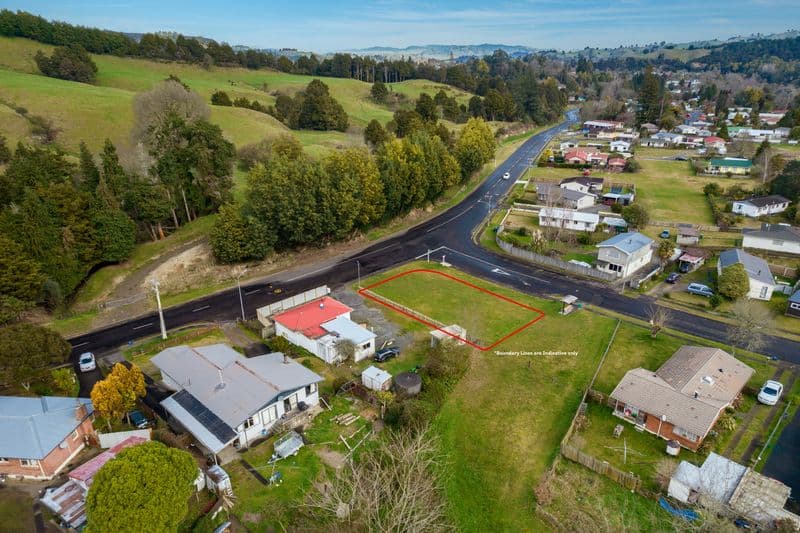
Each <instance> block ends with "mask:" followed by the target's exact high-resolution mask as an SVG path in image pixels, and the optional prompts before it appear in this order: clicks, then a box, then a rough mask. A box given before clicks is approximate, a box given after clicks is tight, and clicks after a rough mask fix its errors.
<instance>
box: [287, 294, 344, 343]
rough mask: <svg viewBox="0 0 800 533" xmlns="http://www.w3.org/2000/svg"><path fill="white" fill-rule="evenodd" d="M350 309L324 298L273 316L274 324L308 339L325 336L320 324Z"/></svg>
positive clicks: (331, 299)
mask: <svg viewBox="0 0 800 533" xmlns="http://www.w3.org/2000/svg"><path fill="white" fill-rule="evenodd" d="M350 311H352V309H350V308H349V307H347V306H346V305H344V304H343V303H340V302H337V301H336V300H334V299H333V298H330V297H328V296H325V297H324V298H320V299H319V300H313V301H311V302H308V303H306V304H303V305H298V306H297V307H294V308H292V309H289V310H288V311H284V312H283V313H280V314H278V315H275V317H274V320H275V322H277V323H279V324H281V325H282V326H284V327H286V328H288V329H290V330H292V331H298V332H300V333H302V334H303V335H305V336H306V337H308V338H310V339H315V338H317V337H321V336H322V335H325V330H324V329H322V323H323V322H328V321H330V320H333V319H334V318H336V317H338V316H341V315H344V314H347V313H349V312H350Z"/></svg>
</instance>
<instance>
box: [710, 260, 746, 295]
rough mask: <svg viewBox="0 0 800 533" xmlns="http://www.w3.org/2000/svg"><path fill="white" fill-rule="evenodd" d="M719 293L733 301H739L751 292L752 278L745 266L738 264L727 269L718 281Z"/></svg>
mask: <svg viewBox="0 0 800 533" xmlns="http://www.w3.org/2000/svg"><path fill="white" fill-rule="evenodd" d="M717 290H719V293H720V294H721V295H723V296H725V297H727V298H730V299H731V300H738V299H739V298H742V297H743V296H745V295H746V294H747V293H748V292H749V291H750V278H749V277H748V276H747V271H746V270H745V269H744V265H742V264H741V263H736V264H734V265H730V266H729V267H727V268H725V269H724V270H723V271H722V273H721V274H720V275H719V278H718V279H717Z"/></svg>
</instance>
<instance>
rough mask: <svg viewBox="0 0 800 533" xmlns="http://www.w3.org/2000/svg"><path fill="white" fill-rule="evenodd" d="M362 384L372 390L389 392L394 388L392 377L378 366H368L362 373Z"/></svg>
mask: <svg viewBox="0 0 800 533" xmlns="http://www.w3.org/2000/svg"><path fill="white" fill-rule="evenodd" d="M361 384H362V385H364V386H365V387H366V388H368V389H370V390H376V391H382V390H389V389H390V388H391V387H392V375H391V374H390V373H388V372H387V371H385V370H382V369H380V368H378V367H377V366H368V367H367V368H366V369H365V370H364V371H363V372H362V373H361Z"/></svg>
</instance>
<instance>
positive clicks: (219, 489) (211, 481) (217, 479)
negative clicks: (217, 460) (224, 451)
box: [206, 465, 233, 494]
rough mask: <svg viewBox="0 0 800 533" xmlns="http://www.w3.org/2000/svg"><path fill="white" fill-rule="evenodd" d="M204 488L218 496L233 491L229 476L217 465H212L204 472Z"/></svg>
mask: <svg viewBox="0 0 800 533" xmlns="http://www.w3.org/2000/svg"><path fill="white" fill-rule="evenodd" d="M206 488H207V489H208V490H210V491H211V492H216V493H218V494H219V493H224V492H227V491H229V490H233V488H232V486H231V478H230V476H229V475H228V473H227V472H226V471H225V470H224V469H223V468H222V467H221V466H219V465H212V466H211V467H209V469H208V470H206Z"/></svg>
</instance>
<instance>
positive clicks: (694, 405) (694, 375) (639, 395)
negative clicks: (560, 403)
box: [610, 346, 753, 451]
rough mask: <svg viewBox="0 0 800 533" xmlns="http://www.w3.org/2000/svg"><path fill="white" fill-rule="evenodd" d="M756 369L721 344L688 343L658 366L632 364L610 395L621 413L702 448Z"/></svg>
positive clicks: (670, 437)
mask: <svg viewBox="0 0 800 533" xmlns="http://www.w3.org/2000/svg"><path fill="white" fill-rule="evenodd" d="M752 375H753V369H752V368H750V367H749V366H747V365H746V364H744V363H742V362H741V361H739V360H738V359H736V358H735V357H733V356H732V355H730V354H729V353H727V352H725V351H723V350H720V349H719V348H706V347H701V346H682V347H681V348H679V349H678V350H677V351H676V352H675V353H674V354H672V357H670V358H669V359H668V360H667V361H666V362H665V363H664V364H663V365H661V367H660V368H659V369H658V370H656V371H655V372H653V371H652V370H647V369H644V368H634V369H632V370H628V372H626V373H625V376H624V377H623V378H622V380H620V382H619V383H618V384H617V386H616V387H615V388H614V391H613V392H612V393H611V396H610V398H611V399H613V400H614V414H615V415H616V416H618V417H620V418H622V419H623V420H626V421H628V422H631V423H633V424H635V425H636V426H638V427H640V428H642V429H644V430H646V431H649V432H650V433H653V434H655V435H656V436H658V437H661V438H663V439H665V440H675V441H678V442H679V443H680V445H681V446H683V447H684V448H688V449H690V450H693V451H697V449H698V448H699V447H700V445H701V444H702V442H703V440H704V439H705V438H706V436H707V435H708V433H709V431H711V429H712V428H713V427H714V424H716V422H717V419H719V417H720V415H722V413H723V412H724V411H725V409H726V408H727V407H728V406H730V405H731V404H732V403H733V401H734V400H735V399H736V398H737V397H738V396H739V393H740V392H741V390H742V388H743V387H744V386H745V384H746V383H747V380H749V379H750V376H752Z"/></svg>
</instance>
